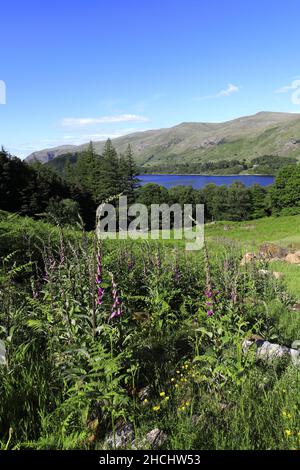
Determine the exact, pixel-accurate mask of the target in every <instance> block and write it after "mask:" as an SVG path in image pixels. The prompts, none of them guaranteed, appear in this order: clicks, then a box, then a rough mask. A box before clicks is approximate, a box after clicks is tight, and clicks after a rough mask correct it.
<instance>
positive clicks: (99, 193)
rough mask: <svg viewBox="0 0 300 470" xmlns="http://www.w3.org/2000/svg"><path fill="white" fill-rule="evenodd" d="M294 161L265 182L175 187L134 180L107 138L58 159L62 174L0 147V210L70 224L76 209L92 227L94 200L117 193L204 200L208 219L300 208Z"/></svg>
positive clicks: (125, 157)
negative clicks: (98, 148) (100, 148)
mask: <svg viewBox="0 0 300 470" xmlns="http://www.w3.org/2000/svg"><path fill="white" fill-rule="evenodd" d="M299 183H300V166H299V165H294V164H293V165H288V166H285V167H282V168H281V169H280V170H279V171H278V173H277V176H276V178H275V182H274V184H273V185H271V186H270V187H262V186H260V185H253V186H251V187H246V186H245V185H244V184H243V183H241V182H234V183H233V184H231V185H230V186H226V185H223V186H217V185H215V184H208V185H207V186H205V187H204V188H202V189H193V188H192V187H191V186H177V187H173V188H170V189H166V188H164V187H162V186H159V185H157V184H153V183H149V184H146V185H144V186H140V185H139V180H138V169H137V167H136V164H135V162H134V158H133V154H132V150H131V148H130V146H128V148H127V150H126V152H125V153H124V154H122V155H118V154H117V152H116V150H115V148H114V147H113V145H112V142H111V141H110V140H108V141H107V142H106V144H105V147H104V149H103V152H102V155H98V154H97V153H96V152H95V150H94V147H93V144H92V143H91V144H90V145H89V147H88V148H87V150H85V151H84V152H82V153H80V154H79V155H78V156H77V158H76V159H75V160H74V161H67V162H65V163H64V168H63V176H61V175H59V174H58V173H57V172H56V171H55V170H54V169H53V168H51V167H50V166H49V165H42V164H41V163H39V162H36V161H35V162H33V163H31V164H27V163H26V162H24V161H21V160H20V159H18V158H17V157H14V156H11V155H9V154H8V153H7V152H6V151H5V150H4V149H2V150H1V151H0V209H2V210H5V211H8V212H18V213H20V214H21V215H28V216H31V217H34V218H38V217H47V218H51V217H52V218H54V219H55V220H56V221H58V222H59V223H61V224H70V225H72V224H74V223H76V221H77V220H78V214H80V216H81V217H82V219H83V221H84V223H85V225H86V228H87V229H92V228H93V227H94V222H95V211H96V208H97V207H98V205H99V204H100V203H101V202H103V201H105V200H107V199H109V198H113V197H114V196H117V195H119V194H122V195H126V196H127V198H128V203H129V204H131V203H134V202H138V203H142V204H145V205H146V206H148V207H149V206H150V205H151V204H154V203H157V204H162V203H168V204H170V205H171V204H175V203H179V204H181V205H183V204H204V205H205V218H206V220H207V221H210V220H232V221H239V220H250V219H255V218H259V217H265V216H269V215H280V214H283V215H285V214H297V213H300V191H299Z"/></svg>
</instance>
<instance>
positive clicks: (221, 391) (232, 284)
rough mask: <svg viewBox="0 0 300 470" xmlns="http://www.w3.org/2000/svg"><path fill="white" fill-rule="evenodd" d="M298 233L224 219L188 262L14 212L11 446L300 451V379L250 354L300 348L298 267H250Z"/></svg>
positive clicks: (8, 340) (4, 380) (5, 246)
mask: <svg viewBox="0 0 300 470" xmlns="http://www.w3.org/2000/svg"><path fill="white" fill-rule="evenodd" d="M299 225H300V216H290V217H280V218H267V219H259V220H254V221H251V222H243V223H230V222H228V223H227V222H216V223H215V224H208V225H206V228H205V239H206V247H205V249H202V250H201V251H199V252H187V251H185V249H184V242H183V241H180V242H176V241H173V240H171V241H170V240H168V241H163V240H159V241H121V240H116V241H104V242H99V241H98V240H97V239H96V237H95V236H94V235H93V234H92V233H85V232H84V230H83V229H82V227H81V226H80V224H78V227H77V229H72V230H71V229H70V230H68V229H61V228H59V227H57V226H55V225H51V224H49V223H44V222H41V221H34V220H32V219H30V218H28V217H19V216H16V215H10V214H8V213H4V212H2V213H1V214H0V256H1V266H0V305H1V307H0V353H1V354H0V359H1V361H0V448H1V449H2V450H3V449H87V450H88V449H105V448H140V449H148V448H151V447H158V446H159V447H161V448H163V449H191V450H192V449H299V446H300V434H299V433H300V413H299V368H297V367H296V365H295V364H294V363H293V362H291V361H290V360H288V359H286V358H282V359H276V360H273V361H263V360H258V359H257V358H256V356H255V345H254V347H253V348H251V349H250V351H248V353H245V351H244V350H243V347H242V345H243V341H244V340H245V339H248V338H251V337H253V335H256V336H255V337H260V338H263V339H266V340H268V341H270V342H273V343H278V344H281V345H285V346H288V347H291V345H292V343H293V341H294V340H297V339H298V338H300V314H299V312H297V311H293V310H292V307H293V305H294V304H295V303H296V302H297V301H299V299H300V287H299V286H300V283H299V280H300V267H299V265H289V264H287V263H285V262H282V261H276V262H274V263H272V266H271V263H268V262H267V261H259V262H257V263H249V264H248V265H246V266H241V265H240V261H241V259H242V257H243V255H244V254H245V253H246V252H255V251H257V250H258V249H259V247H260V246H261V245H262V244H263V243H265V242H271V243H274V244H276V245H280V246H282V247H288V248H289V249H291V250H295V249H299V247H300V232H299ZM261 269H264V270H268V271H269V270H271V271H275V270H276V271H280V272H282V273H284V276H283V277H282V279H279V280H277V279H275V278H274V277H273V276H272V275H271V274H270V275H269V274H267V275H265V274H264V275H262V274H261ZM154 429H155V430H160V438H159V444H157V443H153V441H151V440H150V439H149V438H148V437H147V436H148V433H149V432H150V431H152V430H154ZM120 436H121V438H120Z"/></svg>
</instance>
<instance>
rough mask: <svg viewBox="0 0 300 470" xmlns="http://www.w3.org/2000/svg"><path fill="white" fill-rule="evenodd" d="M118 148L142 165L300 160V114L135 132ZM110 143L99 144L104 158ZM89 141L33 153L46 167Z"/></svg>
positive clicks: (261, 114)
mask: <svg viewBox="0 0 300 470" xmlns="http://www.w3.org/2000/svg"><path fill="white" fill-rule="evenodd" d="M112 142H113V144H114V146H115V147H116V150H117V151H118V152H120V153H122V152H124V151H125V149H126V147H127V145H128V144H130V145H131V146H132V150H133V152H134V155H135V159H136V162H137V163H138V164H139V165H141V166H148V167H149V166H150V167H151V166H154V165H157V164H168V165H170V164H172V163H174V164H175V163H179V162H181V163H184V162H191V163H196V162H199V163H200V162H201V163H202V162H207V161H215V160H220V159H223V160H230V159H237V158H238V159H240V160H242V159H245V160H247V161H250V160H251V159H252V158H255V157H258V156H262V155H278V156H283V157H284V156H287V157H294V158H297V159H300V114H298V113H297V114H296V113H279V112H267V111H262V112H259V113H257V114H254V115H249V116H242V117H238V118H235V119H232V120H230V121H225V122H221V123H205V122H182V123H180V124H177V125H175V126H172V127H170V128H161V129H152V130H147V131H140V132H135V133H132V134H127V135H125V136H121V137H117V138H114V139H112ZM104 143H105V141H94V142H93V144H94V147H95V150H96V151H97V152H98V153H100V154H101V152H102V149H103V146H104ZM87 146H88V143H86V144H82V145H78V146H76V145H62V146H58V147H54V148H49V149H44V150H40V151H36V152H33V153H32V154H30V155H29V156H28V157H27V158H26V161H28V162H30V161H32V160H39V161H41V162H43V163H46V162H49V161H51V160H53V159H54V158H56V157H58V156H61V155H64V154H66V153H69V154H70V153H74V154H75V153H79V152H81V151H83V150H85V149H86V148H87Z"/></svg>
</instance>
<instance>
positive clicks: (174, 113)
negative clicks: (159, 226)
mask: <svg viewBox="0 0 300 470" xmlns="http://www.w3.org/2000/svg"><path fill="white" fill-rule="evenodd" d="M0 15H1V28H0V59H1V60H0V103H1V101H2V102H3V101H4V96H3V95H4V86H3V82H5V85H6V104H0V144H2V145H4V146H5V147H6V148H7V149H8V150H10V151H11V152H13V153H15V154H17V155H19V156H21V157H24V156H26V155H28V154H29V153H31V152H32V151H33V150H38V149H43V148H48V147H53V146H56V145H63V144H80V143H83V142H86V141H88V140H90V139H92V140H102V139H104V138H106V137H108V136H110V137H114V136H119V135H123V134H126V133H130V132H135V131H138V130H145V129H153V128H160V127H169V126H172V125H176V124H178V123H180V122H183V121H205V122H206V121H207V122H219V121H225V120H229V119H233V118H235V117H238V116H242V115H248V114H253V113H256V112H259V111H262V110H268V111H284V112H300V60H299V17H300V2H299V0H286V1H281V0H280V1H278V0H251V1H250V0H209V1H208V0H205V1H204V0H110V1H108V0H72V1H67V0H60V1H57V0H51V1H50V0H44V1H43V2H41V1H37V0H19V1H16V0H10V1H9V2H1V7H0ZM1 80H2V82H1ZM1 95H2V96H1Z"/></svg>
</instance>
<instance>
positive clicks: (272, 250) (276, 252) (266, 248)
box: [259, 243, 288, 259]
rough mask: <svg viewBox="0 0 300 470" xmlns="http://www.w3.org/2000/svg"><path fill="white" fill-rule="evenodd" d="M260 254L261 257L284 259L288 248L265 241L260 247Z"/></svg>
mask: <svg viewBox="0 0 300 470" xmlns="http://www.w3.org/2000/svg"><path fill="white" fill-rule="evenodd" d="M259 254H260V255H261V257H263V258H267V259H273V258H277V259H283V258H285V256H286V255H287V254H288V250H287V249H286V248H282V247H281V246H278V245H275V244H274V243H264V244H263V245H261V246H260V248H259Z"/></svg>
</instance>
